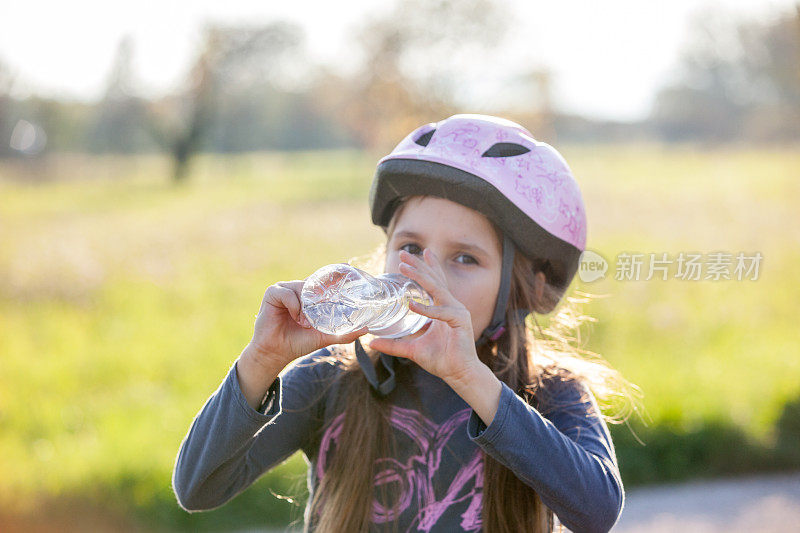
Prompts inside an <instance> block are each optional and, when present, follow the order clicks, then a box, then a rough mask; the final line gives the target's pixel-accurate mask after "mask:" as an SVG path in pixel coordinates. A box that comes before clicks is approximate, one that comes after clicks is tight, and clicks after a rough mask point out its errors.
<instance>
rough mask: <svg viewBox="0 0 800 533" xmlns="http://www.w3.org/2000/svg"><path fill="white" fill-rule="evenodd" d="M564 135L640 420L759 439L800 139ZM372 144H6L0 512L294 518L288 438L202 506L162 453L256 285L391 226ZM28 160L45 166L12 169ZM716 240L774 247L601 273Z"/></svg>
mask: <svg viewBox="0 0 800 533" xmlns="http://www.w3.org/2000/svg"><path fill="white" fill-rule="evenodd" d="M562 152H563V153H564V155H565V157H566V158H567V160H568V161H569V162H570V165H571V166H572V169H573V171H574V172H575V174H576V176H577V177H578V179H579V181H580V183H581V186H582V187H583V190H584V197H585V203H586V207H587V212H588V216H589V237H588V244H587V246H588V247H589V248H590V249H592V250H594V251H597V252H598V253H600V254H601V255H603V256H604V257H605V258H606V259H607V260H608V261H609V262H610V263H611V264H612V266H611V270H610V271H609V274H608V277H607V279H606V280H603V281H598V282H594V283H583V284H581V283H578V284H577V286H578V288H580V289H582V290H585V291H588V292H590V293H593V294H606V295H608V297H605V298H600V299H597V300H596V301H594V302H593V303H591V304H589V305H588V306H587V307H586V308H585V309H584V311H585V312H586V313H588V314H589V315H592V316H594V317H597V319H598V322H597V323H595V324H592V325H591V326H590V327H588V328H587V329H586V330H585V332H584V338H585V339H586V343H585V347H587V348H589V349H591V350H593V351H595V352H598V353H600V354H602V355H603V356H604V357H605V358H606V359H607V360H608V361H610V362H611V363H612V364H613V365H614V366H615V367H617V368H618V369H620V370H621V371H622V372H623V374H624V375H625V376H626V377H627V378H628V379H630V380H631V381H633V382H634V383H636V384H637V385H638V386H639V387H641V389H642V390H643V392H644V395H645V396H644V402H643V405H644V407H645V410H646V416H645V418H646V420H647V421H648V424H649V430H652V431H656V430H658V429H659V428H667V429H668V431H669V435H674V436H676V438H678V437H680V435H689V434H699V433H698V431H700V430H702V429H703V428H708V427H717V426H718V425H722V426H724V427H725V428H729V429H731V428H732V430H733V431H738V432H741V434H742V435H743V436H744V437H746V438H747V439H750V440H751V441H752V443H753V445H754V446H760V447H762V448H764V449H769V447H770V446H772V445H773V442H774V440H775V438H776V434H775V424H776V421H777V420H778V418H779V417H780V415H781V412H782V409H783V408H784V406H785V405H786V404H787V403H788V402H791V401H792V400H794V399H796V398H797V397H798V395H800V358H799V357H798V348H797V346H798V343H797V338H798V335H797V326H796V324H795V321H796V319H797V317H798V316H800V313H798V311H800V306H799V305H798V301H799V300H800V288H798V284H797V283H796V282H795V281H794V276H793V274H795V273H796V272H797V265H798V264H800V230H799V229H798V228H800V216H798V214H797V213H798V210H797V205H798V203H800V183H798V179H797V177H798V176H800V152H799V151H798V150H796V149H788V148H787V149H782V150H778V149H775V150H763V149H762V150H749V149H748V150H745V149H716V150H706V151H702V150H700V149H697V148H692V147H671V148H668V147H660V146H635V145H630V146H627V145H626V146H617V145H609V146H572V147H569V146H568V147H564V148H563V150H562ZM376 159H377V158H376V157H371V156H369V155H365V154H361V153H354V152H333V153H296V154H280V153H277V154H267V153H265V154H246V155H237V156H229V157H221V156H201V157H199V158H198V160H197V161H196V165H195V173H194V175H193V176H192V178H191V180H190V182H189V183H187V184H183V185H178V186H176V185H174V184H172V183H170V182H169V181H168V180H167V179H166V177H165V176H166V171H167V169H168V166H167V162H166V161H165V160H164V159H162V158H160V157H156V156H148V157H136V158H134V157H131V158H123V157H107V158H101V157H79V156H60V157H57V158H54V159H53V160H52V161H51V162H50V163H48V164H47V166H46V167H40V168H34V169H30V168H28V169H26V168H23V167H20V166H19V165H18V164H15V165H11V164H3V163H0V472H2V474H3V475H2V477H0V529H3V527H2V526H3V524H4V522H3V521H4V520H5V521H6V522H7V523H6V525H8V524H10V523H13V522H11V521H12V520H34V519H35V517H34V515H35V514H39V515H41V512H42V510H43V509H47V510H49V516H51V517H56V518H51V520H62V519H63V520H65V521H67V522H69V520H72V519H74V514H75V509H76V506H81V508H82V509H85V510H86V511H85V512H86V513H87V516H89V515H91V513H97V515H98V516H99V517H100V518H97V519H98V520H101V519H104V520H117V519H118V520H122V521H125V520H129V519H130V520H142V519H144V518H146V519H147V521H146V522H144V523H146V524H147V526H146V527H157V526H162V527H164V528H168V529H179V528H193V529H194V528H196V529H201V528H203V529H215V528H216V529H226V528H232V527H245V526H247V525H253V524H264V523H281V522H285V521H286V520H287V519H288V517H289V508H290V506H289V505H288V504H287V503H285V502H284V501H282V500H278V499H277V498H274V497H273V496H271V495H269V490H270V489H271V490H274V491H276V492H278V493H282V494H286V493H287V492H294V493H295V494H297V495H298V496H299V500H300V502H301V503H302V494H303V487H304V478H303V476H304V468H305V463H304V462H303V460H302V457H300V456H299V455H295V456H294V457H293V458H292V459H290V460H289V461H288V462H287V463H285V464H284V465H282V466H281V467H279V468H277V469H276V470H274V471H273V472H271V473H269V474H267V475H266V476H265V477H264V478H262V479H261V480H259V482H257V483H256V484H255V485H254V486H253V487H252V488H251V489H249V490H248V491H246V492H245V493H243V494H242V495H240V496H239V497H237V498H236V499H235V500H234V501H233V502H231V503H230V504H228V505H227V506H225V507H223V508H222V509H220V510H217V511H213V512H209V513H202V514H200V515H187V514H186V513H184V512H182V511H181V510H180V509H179V508H178V507H177V505H176V503H175V502H174V496H173V495H172V492H171V488H170V474H171V469H172V465H173V462H174V459H175V456H176V454H177V451H178V447H179V445H180V442H181V439H182V438H183V436H184V435H185V433H186V431H187V430H188V427H189V425H190V424H191V421H192V418H193V417H194V415H195V414H196V413H197V411H198V410H199V409H200V408H201V407H202V405H203V403H204V402H205V400H206V399H207V398H208V396H209V395H210V394H212V393H213V391H214V390H215V389H216V387H217V386H218V385H219V384H220V382H221V380H222V378H223V377H224V375H225V373H226V371H227V370H228V369H229V368H230V365H231V364H232V363H233V361H234V359H235V358H236V357H237V356H238V355H239V353H240V351H241V349H242V348H243V347H244V346H245V344H246V343H247V342H248V341H249V339H250V336H251V335H252V326H253V320H254V314H255V313H256V312H257V310H258V307H259V304H260V301H261V297H262V295H263V292H264V290H265V289H266V287H267V286H269V285H270V284H272V283H274V282H276V281H280V280H287V279H298V278H303V277H305V276H307V275H308V274H310V273H311V272H313V271H314V270H315V269H316V268H317V267H319V266H321V265H323V264H327V263H331V262H339V261H344V260H347V259H349V258H351V257H353V256H360V255H363V254H366V253H368V252H370V251H371V250H372V249H373V248H374V247H375V246H376V245H377V244H378V243H379V242H380V241H381V238H382V233H381V231H380V230H379V229H378V228H375V227H373V226H371V224H370V223H369V212H368V206H367V195H368V190H369V184H370V181H371V178H372V171H373V168H374V164H375V161H376ZM26 172H27V173H29V174H30V176H29V178H33V177H39V176H40V175H41V172H47V173H48V174H49V175H51V176H52V177H54V179H53V180H52V181H41V182H39V183H37V184H36V185H23V184H21V183H19V182H18V181H14V180H11V179H9V178H18V177H20V176H21V175H23V174H24V173H26ZM718 251H725V252H729V253H732V254H736V253H738V252H745V253H746V254H748V255H751V254H753V253H755V252H756V251H758V252H761V254H762V255H763V260H762V261H761V264H760V272H759V278H758V279H757V280H742V281H736V280H720V281H712V280H701V281H688V280H679V279H669V280H667V281H661V280H650V281H615V280H613V279H609V278H613V275H614V271H613V269H614V263H615V259H616V256H617V254H619V253H621V252H628V253H634V252H636V253H644V254H649V253H656V254H657V255H658V256H660V255H661V254H662V253H664V252H666V253H668V254H669V256H670V257H671V258H673V259H674V257H675V256H676V255H677V254H678V253H680V252H695V253H702V254H709V253H713V252H718ZM645 258H647V256H646V257H645ZM646 266H647V261H645V269H646ZM674 267H675V265H673V267H672V270H670V273H671V275H672V274H673V273H674ZM644 272H645V274H646V270H645V271H644ZM634 421H635V420H634ZM642 427H643V426H642ZM614 431H615V435H622V433H621V432H628V434H629V433H630V431H629V430H628V429H627V428H626V427H625V426H620V427H615V428H614ZM643 431H644V433H643V437H645V442H646V443H647V439H646V437H647V435H648V433H647V431H648V430H647V429H643ZM653 435H655V433H653ZM708 435H712V436H715V435H716V436H720V435H723V437H720V438H723V439H724V435H727V433H725V432H724V431H723V432H722V433H715V432H711V433H708ZM662 437H663V436H662ZM662 437H659V438H662ZM615 438H616V436H615ZM654 438H655V437H654ZM620 439H621V440H620V443H621V444H620V450H619V453H620V460H621V466H622V467H623V473H624V474H625V472H631V474H630V475H629V476H628V477H629V478H630V479H632V480H633V481H636V480H648V479H651V480H657V479H659V474H658V472H655V473H653V474H652V475H650V476H649V477H648V476H646V475H642V476H639V475H637V474H636V471H635V470H632V469H631V468H632V467H631V466H630V465H628V466H627V467H626V464H625V462H624V458H625V457H628V456H629V455H628V452H627V451H626V450H628V448H630V447H632V446H639V448H641V446H640V445H638V444H635V442H633V443H631V442H629V441H628V440H626V439H627V437H624V436H621V437H620ZM707 444H708V443H706V442H701V443H700V446H706V445H707ZM724 445H725V443H716V444H715V443H710V444H709V446H711V447H712V448H713V446H724ZM634 451H635V450H634ZM631 453H633V452H631ZM635 453H639V452H638V451H636V452H635ZM635 453H634V455H635ZM634 455H630V456H631V457H633V456H634ZM687 464H689V463H687ZM692 464H693V463H692ZM757 464H759V463H758V462H757V461H756V462H754V465H757ZM690 466H691V464H690ZM626 468H628V470H626ZM642 468H644V467H642ZM687 468H689V467H687ZM710 471H713V470H710ZM687 472H690V473H691V472H692V470H691V468H689V470H687ZM697 473H699V474H702V473H703V472H702V471H699V472H697ZM37 511H38V512H37ZM301 515H302V511H298V510H296V511H295V516H301ZM26 517H27V518H26ZM113 517H116V518H113ZM65 523H66V522H65ZM124 523H126V524H131V523H133V522H124ZM131 527H132V526H131Z"/></svg>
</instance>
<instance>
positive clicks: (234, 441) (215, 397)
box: [172, 349, 624, 532]
mask: <svg viewBox="0 0 800 533" xmlns="http://www.w3.org/2000/svg"><path fill="white" fill-rule="evenodd" d="M328 353H329V352H328V351H327V350H326V349H322V350H319V351H318V352H314V353H312V354H309V355H306V356H304V357H301V358H300V359H298V360H297V361H296V362H295V364H292V365H290V366H289V367H287V368H286V369H284V371H283V372H281V374H280V375H279V376H278V378H277V379H276V380H275V381H274V382H273V383H272V386H271V387H270V390H269V393H268V397H267V401H266V402H265V404H264V406H263V407H262V409H261V411H257V410H255V409H253V408H252V407H251V406H250V405H249V404H248V403H247V400H246V399H245V398H244V395H243V394H242V391H241V388H240V386H239V381H238V377H237V374H236V363H234V364H233V365H232V366H231V368H230V370H229V371H228V373H227V375H226V376H225V378H224V380H223V381H222V383H221V385H220V386H219V388H218V389H217V390H216V391H215V392H214V393H213V394H212V395H211V396H210V397H209V398H208V400H207V401H206V403H205V405H204V406H203V408H202V409H201V410H200V412H199V413H198V414H197V416H196V417H195V419H194V421H193V422H192V425H191V427H190V429H189V432H188V434H187V435H186V437H185V439H184V440H183V442H182V443H181V447H180V451H179V452H178V456H177V460H176V463H175V468H174V471H173V478H172V484H173V490H174V491H175V494H176V496H177V498H178V503H179V504H180V505H181V507H183V508H184V509H186V510H187V511H200V510H209V509H214V508H217V507H219V506H221V505H223V504H224V503H226V502H228V501H229V500H231V499H232V498H233V497H234V496H236V495H237V494H239V493H240V492H242V491H243V490H244V489H246V488H247V487H249V486H250V485H251V484H252V483H253V482H254V481H255V480H256V479H258V478H259V477H260V476H261V475H262V474H264V473H265V472H267V471H268V470H270V469H271V468H273V467H274V466H276V465H278V464H280V463H281V462H283V461H284V460H286V459H287V458H288V457H289V456H291V455H292V454H293V453H294V452H295V451H297V450H302V451H303V453H304V454H305V456H306V459H307V461H308V463H309V471H308V477H307V481H308V488H309V491H311V493H312V494H313V491H314V490H315V488H316V486H317V482H318V480H319V479H320V478H321V477H322V476H323V475H324V473H325V464H326V460H327V459H328V457H330V455H329V454H330V453H331V451H332V450H333V449H335V447H336V443H337V442H338V438H339V433H340V432H341V428H342V417H343V415H342V414H341V413H339V412H337V411H336V409H335V407H334V405H335V404H334V400H335V398H336V394H337V391H338V387H337V384H334V386H329V385H330V383H331V380H330V378H331V377H333V375H334V374H335V373H337V372H341V371H342V369H341V367H340V366H339V365H335V364H328V363H325V362H317V361H314V360H315V359H316V356H318V355H327V354H328ZM398 361H399V362H400V363H401V364H404V365H410V368H409V370H410V374H409V375H410V376H412V378H411V379H410V380H406V381H402V380H400V381H398V383H397V387H396V389H395V390H394V391H393V392H392V393H391V397H390V398H391V400H392V409H391V424H392V427H393V428H394V431H395V435H396V436H397V438H398V444H399V449H400V450H401V452H402V453H401V455H402V456H401V457H387V458H381V459H379V461H381V465H382V471H381V473H380V474H379V476H386V477H383V478H382V479H391V480H393V482H397V483H400V487H401V489H402V491H403V492H402V494H401V496H400V498H399V499H398V502H399V507H397V508H394V509H393V508H391V507H388V506H387V507H383V506H382V505H381V502H376V506H375V512H374V514H373V517H372V521H373V523H375V524H378V525H380V524H381V523H383V522H386V521H389V520H397V521H398V522H399V526H400V528H399V530H400V531H461V530H463V531H480V530H481V501H482V487H483V478H482V476H483V460H482V456H481V453H480V451H481V450H482V451H484V452H486V453H488V454H490V455H491V456H492V457H494V458H495V459H497V460H498V461H499V462H501V463H502V464H503V465H505V466H506V467H508V468H510V469H511V470H512V471H513V472H514V473H515V474H516V476H517V477H518V478H519V479H520V480H522V481H523V482H524V483H526V484H527V485H529V486H531V487H532V488H533V489H535V490H536V491H537V492H538V494H539V495H540V497H541V498H542V501H543V502H544V503H545V505H547V506H548V507H549V508H550V509H552V510H553V512H554V513H555V514H556V516H557V517H558V519H559V520H560V522H561V523H562V524H564V526H566V527H568V528H569V529H571V530H572V531H575V532H583V531H608V530H609V529H611V527H612V526H613V525H614V523H615V522H616V520H617V518H618V517H619V514H620V513H621V511H622V506H623V501H624V489H623V486H622V480H621V478H620V475H619V470H618V467H617V460H616V455H615V452H614V446H613V444H612V441H611V437H610V435H609V432H608V428H607V427H606V424H605V423H604V422H603V420H602V419H601V418H600V411H599V409H598V406H597V403H596V401H595V399H594V397H593V396H592V395H591V393H590V392H589V391H588V389H587V388H586V387H585V386H583V385H580V384H578V383H577V382H574V381H563V380H560V379H557V378H554V379H550V380H548V381H547V382H545V386H543V387H542V389H541V390H540V391H539V392H538V393H537V395H536V404H535V405H536V407H534V406H531V405H529V404H528V403H526V402H525V400H524V399H523V398H521V397H520V396H518V395H517V394H515V393H514V391H513V390H512V389H511V388H509V387H508V385H506V384H505V383H503V386H502V390H501V393H500V403H499V406H498V409H497V413H496V415H495V417H494V419H493V420H492V423H491V424H489V426H486V425H485V424H484V423H483V421H482V420H481V419H480V418H479V417H478V415H477V414H476V413H475V411H474V410H473V409H472V408H471V407H470V406H469V405H468V404H467V403H466V402H465V401H464V400H463V399H462V398H461V397H460V396H458V395H457V394H456V393H455V392H454V391H453V389H452V388H450V387H449V386H448V385H447V383H445V382H444V381H443V380H442V379H440V378H438V377H437V376H434V375H433V374H430V373H428V372H426V371H425V370H424V369H423V368H421V367H420V366H418V365H416V364H415V363H413V362H411V361H408V360H406V359H398ZM411 387H415V388H416V389H417V391H416V393H417V394H419V398H420V400H421V406H422V407H423V412H420V410H419V409H418V408H417V406H418V405H419V404H418V403H417V402H415V401H413V398H412V397H411V393H412V391H411ZM582 395H583V397H582ZM308 512H309V510H308V508H306V520H307V521H308V519H309V515H308Z"/></svg>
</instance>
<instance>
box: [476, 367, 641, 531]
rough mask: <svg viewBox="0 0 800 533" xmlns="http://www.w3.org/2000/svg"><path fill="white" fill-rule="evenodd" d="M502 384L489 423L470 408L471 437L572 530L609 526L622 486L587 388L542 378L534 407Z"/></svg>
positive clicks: (620, 501)
mask: <svg viewBox="0 0 800 533" xmlns="http://www.w3.org/2000/svg"><path fill="white" fill-rule="evenodd" d="M502 385H503V387H502V390H501V393H500V403H499V406H498V409H497V413H496V414H495V417H494V418H493V419H492V422H491V424H489V426H486V424H484V423H483V421H482V420H481V418H480V417H479V416H478V415H477V413H476V412H475V411H474V410H473V411H472V413H471V414H470V418H469V420H468V422H467V433H468V435H469V438H470V439H471V440H472V441H473V442H474V443H475V444H477V445H479V446H480V447H481V448H483V450H484V451H485V452H486V453H488V454H490V455H491V456H492V457H493V458H495V459H496V460H497V461H499V462H500V463H501V464H503V465H504V466H506V467H507V468H509V469H510V470H512V471H513V472H514V474H516V476H517V477H518V478H519V479H520V480H521V481H522V482H524V483H525V484H527V485H529V486H530V487H532V488H533V489H534V490H535V491H536V492H537V493H538V494H539V496H540V497H541V499H542V501H543V503H544V504H545V505H546V506H547V507H548V508H550V509H551V510H552V511H553V512H554V513H555V514H556V516H558V519H559V520H560V521H561V523H562V524H564V525H565V526H566V527H568V528H569V529H570V530H572V531H575V532H576V533H577V532H584V531H586V532H594V531H603V532H606V531H609V530H610V529H611V528H612V527H613V525H614V524H615V523H616V521H617V519H618V518H619V515H620V513H621V512H622V507H623V505H624V499H625V493H624V488H623V486H622V479H621V477H620V474H619V469H618V466H617V458H616V454H615V451H614V445H613V443H612V441H611V435H610V434H609V432H608V427H607V426H606V424H605V422H604V421H603V419H602V418H601V414H600V409H599V407H598V405H597V402H596V400H595V398H594V396H593V395H592V393H591V391H590V390H589V389H588V387H586V386H585V385H584V384H582V383H580V382H578V381H562V380H561V379H558V378H555V379H553V380H548V386H547V387H546V388H545V387H543V388H542V389H540V390H542V392H543V393H540V394H539V395H538V396H537V399H538V401H539V404H538V405H539V409H541V411H540V410H539V409H537V408H534V407H533V406H531V405H529V404H528V403H527V402H526V401H525V400H524V399H523V398H521V397H520V396H518V395H517V394H516V393H514V391H513V390H512V389H511V388H510V387H509V386H508V385H507V384H505V383H503V384H502ZM543 412H545V413H547V417H545V416H544V415H543V414H542V413H543Z"/></svg>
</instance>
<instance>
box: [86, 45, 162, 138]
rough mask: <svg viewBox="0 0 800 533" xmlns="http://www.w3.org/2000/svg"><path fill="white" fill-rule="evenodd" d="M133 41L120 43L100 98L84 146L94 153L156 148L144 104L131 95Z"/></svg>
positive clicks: (134, 82) (144, 102)
mask: <svg viewBox="0 0 800 533" xmlns="http://www.w3.org/2000/svg"><path fill="white" fill-rule="evenodd" d="M132 62H133V40H132V39H131V37H130V36H125V37H123V38H122V39H121V40H120V43H119V46H118V47H117V53H116V56H115V59H114V64H113V66H112V68H111V73H110V74H109V76H108V81H107V83H106V90H105V95H104V96H103V99H102V100H101V101H100V103H99V104H98V105H97V107H96V108H95V117H94V119H93V121H92V124H91V125H90V126H89V128H88V132H87V139H86V146H87V148H88V149H89V150H90V151H93V152H115V153H120V152H122V153H124V152H137V151H141V150H143V149H148V148H149V149H152V148H155V143H153V141H152V138H151V136H150V135H148V124H147V102H146V101H145V100H144V99H142V98H140V97H138V96H136V95H135V94H134V88H135V85H136V80H135V79H134V78H135V77H134V73H133V67H132Z"/></svg>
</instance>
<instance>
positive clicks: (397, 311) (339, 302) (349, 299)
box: [300, 263, 432, 339]
mask: <svg viewBox="0 0 800 533" xmlns="http://www.w3.org/2000/svg"><path fill="white" fill-rule="evenodd" d="M411 300H416V301H417V302H420V303H423V304H426V305H430V304H431V301H432V299H431V297H430V296H429V295H428V293H427V292H425V290H424V289H423V288H422V287H420V285H419V284H418V283H417V282H416V281H414V280H412V279H410V278H408V277H406V276H404V275H402V274H381V275H379V276H372V275H370V274H368V273H367V272H364V271H363V270H361V269H358V268H356V267H354V266H352V265H348V264H347V263H337V264H333V265H327V266H324V267H322V268H320V269H319V270H317V271H316V272H314V273H313V274H311V275H310V276H309V277H308V278H307V279H306V281H305V283H304V284H303V289H302V291H301V293H300V302H301V304H302V311H303V314H304V315H305V316H306V318H308V321H309V322H310V323H311V325H312V326H313V327H314V328H315V329H317V330H319V331H321V332H323V333H328V334H331V335H345V334H347V333H350V332H353V331H357V330H359V329H361V328H363V327H364V326H367V327H369V332H370V333H371V334H373V335H375V336H376V337H386V338H390V339H394V338H397V337H404V336H406V335H411V334H413V333H416V332H417V331H419V330H420V329H421V328H422V327H423V326H424V325H425V324H427V323H428V322H430V320H431V319H430V318H429V317H426V316H423V315H420V314H417V313H415V312H413V311H411V310H409V308H408V305H409V302H410V301H411Z"/></svg>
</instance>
